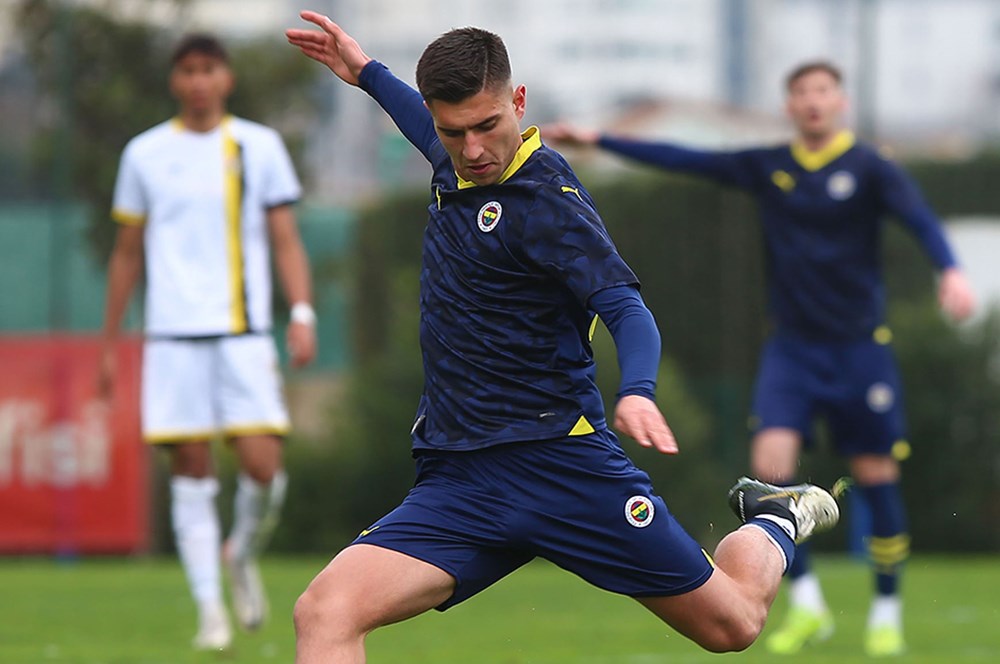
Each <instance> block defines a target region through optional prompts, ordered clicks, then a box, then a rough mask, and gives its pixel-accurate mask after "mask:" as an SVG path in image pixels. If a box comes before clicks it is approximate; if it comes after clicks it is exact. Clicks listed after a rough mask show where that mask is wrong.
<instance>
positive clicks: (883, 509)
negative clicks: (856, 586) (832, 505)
mask: <svg viewBox="0 0 1000 664" xmlns="http://www.w3.org/2000/svg"><path fill="white" fill-rule="evenodd" d="M858 488H859V489H860V491H861V495H862V496H864V499H865V500H866V501H868V506H869V507H870V508H871V513H872V536H871V539H870V540H869V541H868V551H869V554H870V556H871V561H872V565H873V567H874V569H875V587H876V590H877V591H878V594H880V595H894V594H896V593H897V592H898V590H899V576H900V573H901V571H902V566H903V561H905V560H906V559H907V557H909V555H910V536H909V534H908V533H907V532H906V508H905V507H904V506H903V496H902V493H901V492H900V490H899V483H898V482H891V483H888V484H877V485H875V486H861V487H858Z"/></svg>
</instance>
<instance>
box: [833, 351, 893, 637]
mask: <svg viewBox="0 0 1000 664" xmlns="http://www.w3.org/2000/svg"><path fill="white" fill-rule="evenodd" d="M842 365H843V372H842V374H841V375H842V376H843V377H844V381H845V382H844V386H845V388H846V389H845V390H844V393H845V397H844V399H843V400H841V401H838V402H836V403H834V404H833V406H832V407H831V409H830V412H829V417H828V422H829V424H830V429H831V432H832V433H833V437H834V440H835V441H836V444H837V450H838V452H839V453H840V454H842V455H844V456H845V457H847V459H848V463H849V465H850V469H851V475H852V476H853V477H854V480H855V483H856V485H857V487H858V488H857V491H858V492H859V494H860V495H861V497H862V499H863V500H864V501H865V502H866V503H868V505H869V506H870V508H871V513H872V528H873V532H872V537H871V539H870V540H869V548H870V551H871V559H872V562H873V563H874V567H875V585H876V593H875V598H874V601H873V603H872V608H871V612H870V614H869V617H868V626H867V634H866V637H865V649H866V650H867V651H868V653H869V654H870V655H873V656H887V655H898V654H901V653H902V652H903V651H904V649H905V645H904V641H903V620H902V607H901V601H900V594H899V576H900V571H901V566H902V563H903V561H904V560H905V559H906V558H907V556H908V555H909V549H910V546H909V535H908V534H907V524H906V512H905V509H904V507H903V500H902V494H901V492H900V487H899V478H900V469H899V463H898V461H896V459H895V458H894V457H893V454H894V453H895V452H896V451H897V450H898V449H899V446H905V443H903V442H902V441H903V439H904V438H905V435H906V432H905V426H904V417H903V406H902V398H901V394H902V385H901V381H900V378H899V370H898V368H897V367H896V361H895V358H894V357H893V355H892V350H891V349H890V347H889V346H888V345H887V344H885V343H883V342H882V341H880V340H873V341H866V342H860V343H857V344H854V345H853V346H851V347H850V348H848V349H847V350H846V352H845V355H844V358H843V362H842Z"/></svg>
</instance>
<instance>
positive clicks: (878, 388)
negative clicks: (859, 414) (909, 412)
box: [865, 383, 896, 414]
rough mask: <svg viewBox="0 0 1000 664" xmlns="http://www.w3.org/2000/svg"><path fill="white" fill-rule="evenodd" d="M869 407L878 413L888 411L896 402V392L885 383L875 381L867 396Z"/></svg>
mask: <svg viewBox="0 0 1000 664" xmlns="http://www.w3.org/2000/svg"><path fill="white" fill-rule="evenodd" d="M865 399H866V401H867V402H868V407H869V408H871V409H872V411H873V412H876V413H880V414H881V413H888V412H889V410H890V409H891V408H892V405H893V404H894V403H895V402H896V393H895V392H894V391H893V389H892V388H891V387H889V386H888V385H886V384H885V383H874V384H873V385H872V386H871V387H869V388H868V394H867V396H866V398H865Z"/></svg>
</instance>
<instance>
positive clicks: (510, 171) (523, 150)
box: [455, 125, 542, 189]
mask: <svg viewBox="0 0 1000 664" xmlns="http://www.w3.org/2000/svg"><path fill="white" fill-rule="evenodd" d="M521 141H522V142H521V147H519V148H518V149H517V152H515V153H514V158H513V159H511V161H510V164H508V165H507V168H506V169H504V172H503V175H501V176H500V179H499V180H497V184H503V183H504V182H506V181H507V180H509V179H510V178H511V177H513V175H514V173H516V172H517V169H519V168H521V166H523V165H524V162H526V161H528V157H530V156H531V155H532V153H533V152H534V151H535V150H537V149H538V148H540V147H542V136H541V134H539V133H538V127H536V126H534V125H532V126H530V127H528V128H527V129H525V130H524V133H522V134H521ZM455 177H457V178H458V188H459V189H469V188H470V187H478V186H479V185H477V184H476V183H475V182H470V181H469V180H463V179H462V176H461V175H459V174H458V173H455Z"/></svg>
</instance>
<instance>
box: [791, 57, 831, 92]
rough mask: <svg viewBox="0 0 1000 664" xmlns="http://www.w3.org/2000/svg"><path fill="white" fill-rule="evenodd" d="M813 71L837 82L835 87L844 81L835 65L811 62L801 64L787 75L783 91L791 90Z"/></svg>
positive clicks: (827, 62) (821, 61)
mask: <svg viewBox="0 0 1000 664" xmlns="http://www.w3.org/2000/svg"><path fill="white" fill-rule="evenodd" d="M815 71H821V72H826V73H827V74H829V75H830V76H831V77H832V78H833V80H834V81H836V82H837V85H840V84H841V83H842V82H843V80H844V76H843V74H841V73H840V68H839V67H837V65H835V64H833V63H832V62H830V61H829V60H812V61H810V62H803V63H802V64H801V65H799V66H798V67H796V68H795V69H793V70H792V71H791V73H789V74H788V76H787V77H786V78H785V89H786V90H791V89H792V86H793V85H795V82H796V81H798V80H799V79H800V78H802V77H803V76H805V75H806V74H811V73H813V72H815Z"/></svg>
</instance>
